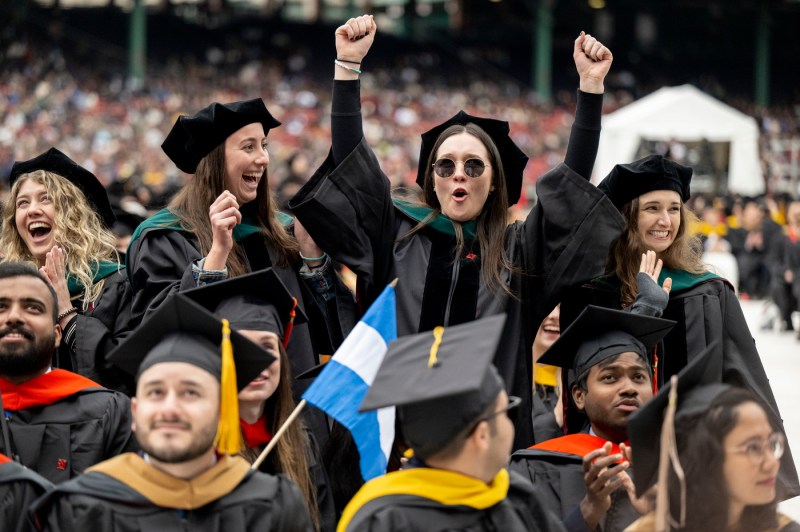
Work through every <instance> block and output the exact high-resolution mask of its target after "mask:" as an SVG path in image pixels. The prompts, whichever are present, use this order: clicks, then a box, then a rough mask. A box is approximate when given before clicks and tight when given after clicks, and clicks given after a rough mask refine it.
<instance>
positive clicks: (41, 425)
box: [0, 262, 135, 483]
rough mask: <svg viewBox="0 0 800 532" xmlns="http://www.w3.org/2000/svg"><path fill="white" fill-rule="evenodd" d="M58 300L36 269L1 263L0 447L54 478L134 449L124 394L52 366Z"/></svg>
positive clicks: (57, 479) (56, 340) (58, 331)
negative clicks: (0, 413)
mask: <svg viewBox="0 0 800 532" xmlns="http://www.w3.org/2000/svg"><path fill="white" fill-rule="evenodd" d="M57 303H58V302H57V297H56V294H55V291H54V290H53V288H52V287H51V286H50V284H49V283H48V282H47V281H46V280H45V279H44V278H43V277H42V276H41V274H40V273H39V272H38V270H36V268H34V267H33V266H31V265H29V264H25V263H16V262H6V263H2V264H0V390H2V408H3V409H4V411H5V412H4V413H3V419H2V427H0V429H2V436H3V437H2V438H0V451H2V452H3V453H5V454H6V455H8V456H9V457H11V458H13V459H14V460H16V461H18V462H20V463H21V464H23V465H25V466H26V467H29V468H30V469H33V470H34V471H36V472H37V473H39V474H40V475H41V476H43V477H44V478H46V479H47V480H49V481H51V482H53V483H59V482H63V481H65V480H68V479H70V478H72V477H74V476H76V475H78V474H79V473H82V472H83V470H84V469H86V468H87V467H89V466H92V465H94V464H96V463H98V462H101V461H103V460H105V459H107V458H109V457H112V456H116V455H117V454H119V453H122V452H125V451H128V450H131V449H133V448H135V442H134V441H133V438H132V437H131V417H130V400H129V399H128V398H127V397H126V396H125V395H123V394H121V393H119V392H115V391H112V390H108V389H106V388H103V387H102V386H100V385H99V384H97V383H96V382H94V381H91V380H89V379H87V378H85V377H82V376H80V375H78V374H76V373H72V372H70V371H66V370H61V369H51V367H50V364H51V361H52V357H53V352H54V350H55V349H56V348H58V346H59V344H60V342H61V328H60V326H59V325H58V316H57V309H58V304H57Z"/></svg>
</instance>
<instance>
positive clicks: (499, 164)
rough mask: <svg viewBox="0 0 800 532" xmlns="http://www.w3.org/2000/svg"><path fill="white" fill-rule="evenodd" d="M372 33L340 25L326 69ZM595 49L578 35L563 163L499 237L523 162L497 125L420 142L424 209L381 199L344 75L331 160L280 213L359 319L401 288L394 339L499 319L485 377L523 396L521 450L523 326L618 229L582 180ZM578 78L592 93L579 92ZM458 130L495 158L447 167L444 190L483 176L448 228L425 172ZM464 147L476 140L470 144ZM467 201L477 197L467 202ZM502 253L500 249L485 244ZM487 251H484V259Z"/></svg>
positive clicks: (596, 125) (597, 259)
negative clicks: (324, 262) (482, 194)
mask: <svg viewBox="0 0 800 532" xmlns="http://www.w3.org/2000/svg"><path fill="white" fill-rule="evenodd" d="M370 25H371V26H370ZM348 32H349V33H348ZM374 34H375V26H374V22H373V21H372V20H371V19H369V18H366V19H365V18H364V17H362V18H359V19H351V21H349V22H348V24H345V25H344V26H342V27H341V28H340V29H339V30H337V41H336V46H337V57H339V58H346V59H347V61H349V62H358V61H360V60H361V58H363V56H364V55H366V53H367V50H368V49H369V46H370V44H371V42H372V39H373V38H374ZM596 42H597V41H596V40H594V39H593V38H591V37H589V36H583V35H582V36H581V37H579V38H578V40H577V41H576V46H575V57H576V65H577V66H578V69H579V73H580V74H581V88H582V89H584V88H585V89H586V90H587V91H590V92H593V93H594V94H589V93H587V92H584V91H583V90H582V91H580V92H579V94H578V109H577V111H576V118H575V123H574V125H573V129H572V136H571V139H570V144H569V147H568V150H567V155H566V163H565V164H561V165H559V166H558V167H556V168H555V169H554V170H552V171H551V172H549V173H548V174H546V175H545V176H542V177H541V178H539V180H538V181H537V198H538V203H537V205H536V206H535V207H534V208H533V210H532V211H531V212H530V214H529V215H528V216H527V218H526V219H525V221H524V222H516V223H514V224H511V225H508V223H507V221H508V220H507V208H508V207H509V206H511V205H514V204H515V203H516V202H517V201H518V199H519V197H520V190H521V186H522V173H523V169H524V167H525V165H526V163H527V156H526V155H525V154H524V153H523V152H522V151H521V150H520V149H519V148H518V147H517V145H516V144H515V143H514V142H513V140H512V139H511V137H510V136H509V125H508V123H507V122H503V121H500V120H493V119H488V118H479V117H475V116H471V115H469V114H466V113H464V112H463V111H462V112H460V113H458V114H457V115H456V116H454V117H453V118H451V119H450V120H447V121H446V122H444V123H442V124H440V125H439V126H437V127H435V128H433V129H432V130H430V131H428V132H427V133H425V134H423V136H422V148H421V153H420V159H419V169H420V170H419V173H418V177H417V183H419V184H420V185H421V186H422V187H423V193H424V195H425V198H424V203H421V204H418V203H414V202H410V201H405V200H402V199H400V198H397V197H393V196H392V191H391V184H390V181H389V179H388V178H387V176H386V175H385V174H384V173H383V172H382V170H381V168H380V167H379V165H378V161H377V159H376V157H375V155H374V153H373V152H372V150H371V149H370V147H369V146H368V145H367V142H366V140H365V138H364V135H363V133H362V124H361V113H360V101H359V91H360V86H359V81H358V80H357V74H356V73H354V71H351V70H352V69H351V70H348V69H347V68H346V66H342V65H347V64H350V63H342V64H341V65H338V66H336V70H335V72H336V74H335V75H336V77H335V81H334V88H333V104H332V106H333V107H332V114H331V129H332V137H333V138H332V141H333V146H332V150H331V153H330V154H329V156H328V158H327V159H326V161H325V162H324V163H323V165H322V166H321V167H320V168H319V170H318V171H317V172H316V173H315V174H314V176H313V177H312V178H311V179H310V180H309V182H308V183H307V184H306V185H305V186H304V187H303V188H302V189H301V190H300V192H298V194H297V195H296V196H295V197H294V198H293V199H292V200H291V202H290V208H291V209H292V211H293V213H294V214H295V215H296V216H297V218H298V219H300V220H301V222H302V223H303V225H304V226H305V227H306V228H307V229H308V231H309V233H310V234H311V236H312V237H313V238H314V240H315V241H316V242H317V243H318V244H319V245H320V246H321V247H322V248H323V249H324V250H325V251H326V252H327V253H328V254H329V255H330V256H332V257H333V258H334V259H335V260H336V261H338V262H341V263H342V264H344V265H346V266H347V267H348V268H350V269H351V270H353V271H354V272H355V273H356V274H357V276H358V281H357V296H358V298H359V303H360V305H361V307H362V309H366V308H368V307H369V305H370V304H372V302H373V301H374V300H375V298H376V297H377V296H378V295H379V294H380V293H381V291H382V290H383V289H384V287H385V286H386V285H387V284H388V283H389V282H391V281H392V280H393V279H394V278H398V279H399V280H400V281H399V283H398V285H397V291H396V293H397V333H398V335H399V336H403V335H407V334H414V333H416V332H420V331H427V330H431V329H433V328H434V327H437V326H440V325H445V326H447V325H456V324H460V323H466V322H469V321H472V320H475V319H478V318H481V317H484V316H489V315H492V314H497V313H500V312H505V313H507V314H508V321H507V333H506V335H505V341H506V342H507V345H506V347H505V349H503V350H502V351H501V353H502V355H501V356H499V357H498V358H497V360H495V365H496V366H497V368H498V370H499V371H500V374H501V375H502V377H503V378H504V379H505V381H506V383H507V385H508V390H509V393H511V394H513V395H517V396H519V397H522V398H523V406H522V410H523V412H525V415H523V416H522V417H521V418H520V422H519V423H518V425H517V437H518V441H517V443H518V444H519V445H520V446H522V445H527V444H528V443H529V442H530V441H531V440H532V437H533V435H532V427H531V375H532V363H531V354H530V349H531V344H532V342H533V337H534V334H535V332H536V326H535V325H534V326H531V324H538V323H541V321H542V320H543V319H544V317H545V316H546V315H547V314H548V313H549V312H550V310H551V309H552V308H553V307H554V306H555V305H556V303H558V301H559V297H560V293H561V291H562V290H563V289H564V288H565V287H568V286H570V285H573V284H577V283H581V282H583V281H584V280H587V279H590V278H592V277H593V276H594V275H596V274H598V273H600V272H601V271H602V267H603V263H604V262H605V255H606V251H605V250H606V249H607V246H608V245H609V244H610V242H611V240H613V238H615V237H616V235H617V234H618V232H619V229H620V228H621V220H620V219H619V216H618V214H617V212H615V210H614V208H613V205H611V204H610V203H609V202H608V201H607V199H606V198H604V197H603V195H602V194H601V193H600V192H599V191H598V190H597V189H596V188H595V187H594V185H592V184H591V183H589V181H588V179H589V176H590V174H591V170H592V166H593V165H594V159H595V155H596V152H597V143H598V140H599V135H600V112H601V108H602V99H603V98H602V92H603V86H602V79H603V78H604V76H605V73H606V72H607V71H608V68H609V66H610V63H611V53H610V52H609V51H608V49H606V48H605V47H602V46H600V47H599V50H600V52H601V53H602V55H597V56H592V57H590V56H588V55H586V54H585V53H584V51H583V50H584V48H583V47H584V46H585V47H586V49H587V50H590V49H591V46H592V45H593V44H594V43H596ZM597 44H599V43H597ZM356 70H357V69H356ZM590 70H591V71H592V72H593V76H594V77H593V78H592V79H594V81H596V84H595V85H593V86H591V87H590V86H589V84H588V83H587V79H588V78H589V77H591V76H588V72H589V71H590ZM598 80H599V81H598ZM464 124H473V125H475V126H477V128H478V129H479V130H480V132H478V131H477V130H476V134H477V135H486V137H485V138H484V139H481V140H480V141H478V142H480V143H481V146H482V147H483V148H484V149H485V151H486V152H492V151H493V150H494V153H495V154H496V160H495V156H490V157H489V159H490V161H488V164H489V166H488V168H490V170H485V168H487V167H486V166H485V163H484V162H483V161H481V160H479V159H471V161H477V163H480V175H477V172H478V170H475V172H474V173H473V170H470V171H469V172H470V173H471V174H472V175H473V176H474V177H473V178H465V177H464V175H465V172H461V170H456V169H454V171H455V172H457V173H456V174H455V176H456V177H453V179H460V180H461V181H459V183H463V187H462V188H464V189H466V188H467V185H469V183H473V182H475V181H474V180H476V179H479V178H480V177H481V176H484V179H485V178H486V176H487V175H488V172H491V173H492V176H493V180H492V187H491V190H490V191H489V193H488V196H486V200H485V202H484V204H483V206H482V207H481V206H478V210H479V212H478V214H475V215H474V216H473V217H472V218H469V216H470V215H469V214H465V215H464V216H466V218H465V219H464V220H463V221H462V220H458V221H457V222H454V221H453V220H454V219H455V218H454V216H455V215H452V216H451V217H448V216H446V215H445V214H446V213H447V212H449V211H448V210H447V209H446V208H445V207H443V206H441V205H440V202H439V199H437V196H436V193H435V191H434V188H435V187H434V185H433V183H434V180H436V183H439V182H442V183H444V182H445V181H447V182H448V183H449V182H450V178H449V177H448V178H443V177H437V176H435V175H434V173H433V172H432V170H431V168H432V165H433V162H434V158H435V157H437V156H438V155H437V153H436V152H435V150H434V148H435V146H436V145H438V139H440V138H442V137H441V136H440V134H442V133H443V132H445V130H450V127H451V126H455V125H464ZM470 127H473V126H470ZM448 134H449V133H448ZM466 136H467V137H469V138H472V139H477V137H475V136H473V134H472V133H470V134H469V135H466ZM448 140H449V138H448ZM487 143H491V144H492V146H490V147H487V146H489V144H487ZM495 149H496V150H495ZM451 162H453V161H451ZM468 162H469V161H468ZM470 164H473V163H470ZM455 166H457V167H458V169H461V168H462V164H456V165H455ZM484 171H486V172H487V174H484V173H483V172H484ZM499 176H505V179H504V180H503V179H501V178H500V177H499ZM466 180H469V183H467V182H466ZM487 189H488V185H487ZM473 196H474V197H475V198H478V197H479V194H478V192H477V191H474V194H473ZM464 197H466V198H467V199H466V200H463V198H464ZM462 200H463V201H462ZM454 201H456V202H462V203H460V205H466V204H467V202H469V201H478V200H477V199H471V198H469V195H467V196H463V197H461V198H458V199H457V200H454ZM460 208H461V207H454V210H458V209H460ZM459 216H460V215H459ZM501 241H502V242H503V243H504V244H503V246H502V247H501V246H499V245H497V244H498V243H499V242H501ZM492 242H494V243H495V246H494V247H493V248H492V249H490V243H492ZM500 256H502V257H505V259H506V263H505V264H501V259H500ZM491 261H493V262H492V264H490V265H488V266H487V264H489V263H490V262H491ZM498 261H500V262H498ZM508 266H510V267H512V269H509V268H508ZM493 275H496V277H492V276H493ZM512 294H513V295H512Z"/></svg>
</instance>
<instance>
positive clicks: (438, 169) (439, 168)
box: [432, 157, 489, 177]
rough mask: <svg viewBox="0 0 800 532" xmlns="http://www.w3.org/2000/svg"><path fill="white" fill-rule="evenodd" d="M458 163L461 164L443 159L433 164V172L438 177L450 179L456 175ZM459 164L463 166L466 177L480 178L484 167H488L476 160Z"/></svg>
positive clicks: (468, 160)
mask: <svg viewBox="0 0 800 532" xmlns="http://www.w3.org/2000/svg"><path fill="white" fill-rule="evenodd" d="M459 163H461V161H454V160H453V159H448V158H446V157H443V158H441V159H438V160H437V161H436V162H435V163H433V165H432V166H433V171H434V172H435V173H436V175H438V176H439V177H450V176H452V175H453V174H455V173H456V164H459ZM461 164H463V165H464V174H466V175H467V177H480V176H481V175H483V171H484V170H485V169H486V167H487V166H489V165H488V164H486V163H484V162H483V161H481V160H480V159H476V158H472V159H467V160H466V161H464V162H463V163H461Z"/></svg>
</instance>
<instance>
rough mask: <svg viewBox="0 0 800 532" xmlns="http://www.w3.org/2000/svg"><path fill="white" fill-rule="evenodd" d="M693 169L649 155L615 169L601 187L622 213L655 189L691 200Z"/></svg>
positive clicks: (684, 199)
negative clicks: (690, 185) (635, 199)
mask: <svg viewBox="0 0 800 532" xmlns="http://www.w3.org/2000/svg"><path fill="white" fill-rule="evenodd" d="M691 180H692V169H691V168H690V167H688V166H683V165H682V164H678V163H676V162H675V161H671V160H669V159H666V158H665V157H664V156H662V155H648V156H647V157H644V158H643V159H639V160H638V161H634V162H632V163H628V164H618V165H616V166H614V168H613V169H612V170H611V173H609V174H608V175H607V176H606V178H605V179H603V180H602V181H601V182H600V184H599V185H597V188H599V189H600V190H601V191H603V192H604V193H605V195H606V196H608V198H609V199H610V200H611V202H612V203H613V204H614V205H615V206H616V207H617V209H619V210H622V207H624V206H625V205H626V204H627V203H628V202H630V201H631V200H633V199H634V198H638V197H639V196H641V195H642V194H646V193H647V192H652V191H653V190H674V191H675V192H677V193H678V194H680V195H681V199H682V200H683V201H684V203H685V202H687V201H689V196H690V190H689V183H690V182H691Z"/></svg>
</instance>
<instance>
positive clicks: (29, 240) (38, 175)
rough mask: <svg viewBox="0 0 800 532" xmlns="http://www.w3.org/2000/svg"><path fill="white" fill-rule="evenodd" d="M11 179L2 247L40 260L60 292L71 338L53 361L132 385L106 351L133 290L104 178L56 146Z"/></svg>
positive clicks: (122, 325)
mask: <svg viewBox="0 0 800 532" xmlns="http://www.w3.org/2000/svg"><path fill="white" fill-rule="evenodd" d="M10 183H11V194H10V196H9V200H8V202H7V203H6V205H5V209H4V212H3V226H2V227H3V229H2V234H1V235H0V249H1V250H2V256H3V260H7V261H22V262H30V263H33V264H36V266H37V267H38V268H39V269H40V271H41V273H42V274H43V275H44V276H45V277H46V279H47V280H48V281H49V282H50V284H51V285H52V286H53V289H54V290H55V291H56V294H57V295H58V323H59V325H60V326H61V330H62V331H63V340H62V341H61V345H60V346H59V348H58V349H57V350H56V352H55V354H54V357H53V367H56V368H61V369H66V370H69V371H73V372H75V373H78V374H80V375H83V376H84V377H88V378H89V379H92V380H94V381H96V382H98V383H100V384H102V385H103V386H106V387H108V388H113V389H116V390H119V391H122V392H126V393H130V392H132V391H133V382H132V381H131V380H130V378H128V377H127V376H125V375H124V373H123V372H122V371H120V370H117V369H116V368H114V367H113V366H112V365H110V364H109V363H108V362H106V359H105V355H106V354H107V353H109V352H110V351H111V350H112V349H113V348H114V346H116V345H117V344H118V343H119V342H120V340H121V338H122V337H123V336H124V334H125V331H127V330H128V321H129V319H130V303H131V291H130V286H129V285H128V280H127V277H126V275H125V271H124V269H123V268H122V265H120V264H119V256H118V255H117V252H116V250H115V248H114V236H113V234H112V233H111V230H110V227H111V225H113V223H114V220H115V217H114V213H113V211H112V209H111V205H110V203H109V201H108V196H107V195H106V191H105V189H104V188H103V185H102V184H101V183H100V181H99V180H98V179H97V177H95V175H94V174H92V173H91V172H90V171H89V170H87V169H85V168H83V167H82V166H80V165H78V164H77V163H76V162H75V161H73V160H72V159H70V158H69V157H67V156H66V155H65V154H64V153H62V152H61V151H59V150H57V149H56V148H50V149H49V150H48V151H46V152H45V153H42V154H40V155H38V156H36V157H34V158H33V159H30V160H28V161H17V162H15V163H14V166H13V167H12V168H11V175H10Z"/></svg>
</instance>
